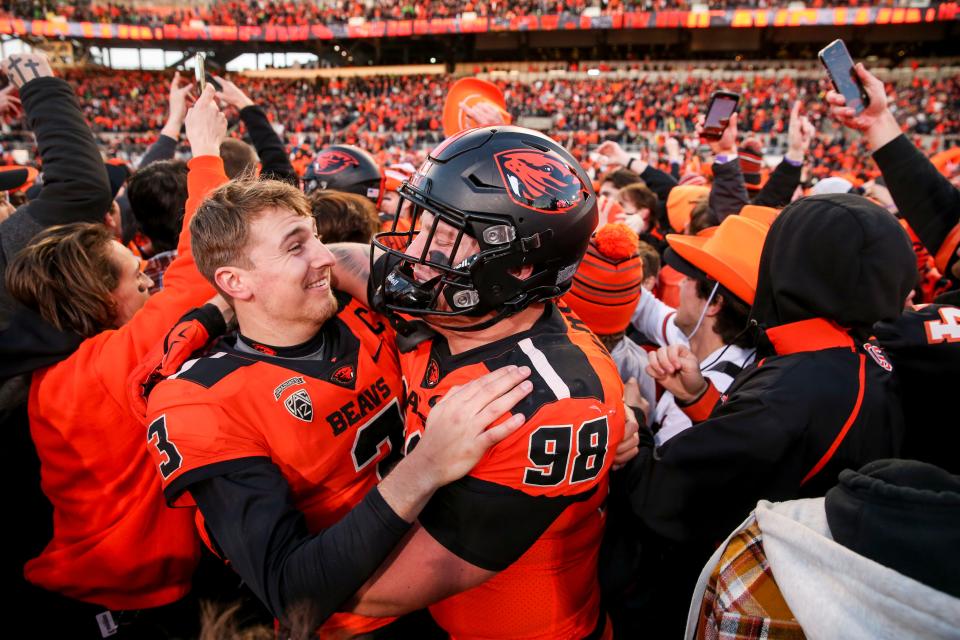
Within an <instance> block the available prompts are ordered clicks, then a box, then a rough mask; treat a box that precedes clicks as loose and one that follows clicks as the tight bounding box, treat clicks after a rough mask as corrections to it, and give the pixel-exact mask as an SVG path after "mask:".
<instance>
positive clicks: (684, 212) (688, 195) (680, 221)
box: [667, 184, 710, 233]
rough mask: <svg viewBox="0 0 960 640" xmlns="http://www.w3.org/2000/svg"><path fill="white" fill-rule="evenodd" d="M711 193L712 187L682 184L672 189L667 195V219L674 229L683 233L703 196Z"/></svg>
mask: <svg viewBox="0 0 960 640" xmlns="http://www.w3.org/2000/svg"><path fill="white" fill-rule="evenodd" d="M709 195H710V187H706V186H703V185H695V184H682V185H678V186H676V187H674V188H673V189H671V190H670V195H668V196H667V219H668V220H670V226H671V227H673V230H674V231H676V232H678V233H682V232H683V230H684V229H685V228H686V227H687V223H688V222H690V214H691V213H693V208H694V207H695V206H697V203H698V202H700V200H702V199H703V198H706V197H707V196H709Z"/></svg>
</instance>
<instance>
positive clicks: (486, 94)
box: [443, 78, 513, 138]
mask: <svg viewBox="0 0 960 640" xmlns="http://www.w3.org/2000/svg"><path fill="white" fill-rule="evenodd" d="M481 102H487V103H489V104H491V105H493V106H494V108H496V109H497V110H498V111H500V114H501V115H502V116H503V122H504V124H510V123H511V122H512V120H513V118H511V117H510V114H509V113H507V103H506V101H505V100H504V99H503V92H502V91H500V89H499V88H498V87H497V85H495V84H493V83H492V82H487V81H486V80H481V79H479V78H461V79H459V80H457V81H456V82H454V83H453V86H451V87H450V90H449V91H448V92H447V99H446V101H445V102H444V103H443V135H444V136H445V137H447V138H449V137H450V136H452V135H454V134H455V133H459V132H461V131H463V130H464V129H473V128H474V127H477V126H479V125H478V123H477V122H475V121H474V120H473V118H471V117H470V116H468V115H467V114H465V113H463V111H462V110H461V109H460V103H465V104H466V105H467V106H468V107H472V106H474V105H476V104H479V103H481Z"/></svg>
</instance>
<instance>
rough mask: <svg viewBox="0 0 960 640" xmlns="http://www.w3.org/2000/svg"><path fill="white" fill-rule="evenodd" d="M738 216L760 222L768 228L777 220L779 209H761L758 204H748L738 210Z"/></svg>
mask: <svg viewBox="0 0 960 640" xmlns="http://www.w3.org/2000/svg"><path fill="white" fill-rule="evenodd" d="M739 215H741V216H742V217H744V218H747V219H748V220H756V221H757V222H762V223H763V224H765V225H767V226H768V227H769V226H770V225H772V224H773V221H774V220H776V219H777V216H778V215H780V209H774V208H773V207H761V206H760V205H758V204H748V205H744V207H743V209H740V214H739Z"/></svg>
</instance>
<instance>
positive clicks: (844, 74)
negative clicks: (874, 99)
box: [817, 40, 870, 114]
mask: <svg viewBox="0 0 960 640" xmlns="http://www.w3.org/2000/svg"><path fill="white" fill-rule="evenodd" d="M817 57H818V58H820V63H821V64H822V65H823V66H824V68H826V70H827V74H828V75H829V76H830V81H831V82H832V83H833V88H834V89H836V91H837V93H839V94H840V95H842V96H843V99H844V100H846V102H847V106H848V107H850V108H851V109H853V111H854V113H855V114H860V113H862V112H863V110H864V109H866V108H867V107H869V106H870V96H868V95H867V92H866V90H865V89H864V88H863V83H862V82H860V76H858V75H857V71H856V69H854V65H853V58H851V57H850V52H849V51H847V45H845V44H844V43H843V40H834V41H833V42H831V43H830V44H828V45H827V46H825V47H824V48H823V49H821V50H820V52H819V53H818V54H817Z"/></svg>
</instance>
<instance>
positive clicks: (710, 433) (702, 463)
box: [627, 194, 916, 559]
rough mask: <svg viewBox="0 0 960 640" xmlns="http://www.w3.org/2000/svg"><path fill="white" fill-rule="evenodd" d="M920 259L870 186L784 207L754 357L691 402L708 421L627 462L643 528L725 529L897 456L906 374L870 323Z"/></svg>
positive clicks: (769, 249)
mask: <svg viewBox="0 0 960 640" xmlns="http://www.w3.org/2000/svg"><path fill="white" fill-rule="evenodd" d="M915 271H916V262H915V258H914V255H913V250H912V249H911V246H910V242H909V240H908V239H907V236H906V234H905V233H904V231H903V229H902V228H901V227H900V226H899V224H898V223H897V221H896V220H895V219H894V217H893V216H891V215H890V214H889V213H887V212H886V211H884V210H883V209H882V208H880V207H878V206H876V205H874V204H873V203H871V202H869V201H868V200H866V199H864V198H860V197H858V196H852V195H846V194H844V195H837V194H833V195H826V196H815V197H811V198H805V199H803V200H800V201H797V202H796V203H794V204H792V205H790V206H789V207H787V208H786V209H784V210H783V212H782V213H781V215H780V216H779V217H778V219H777V220H776V222H775V223H774V224H773V226H772V227H771V229H770V232H769V235H768V236H767V240H766V242H765V244H764V247H763V252H762V254H761V259H760V276H759V280H758V286H757V296H756V300H755V303H754V308H753V313H752V318H753V321H755V322H756V323H757V324H758V325H759V328H760V329H761V331H762V332H763V334H764V336H763V337H762V338H761V346H760V348H759V352H758V354H757V355H758V358H757V364H756V365H755V366H753V367H751V368H750V369H747V370H745V371H744V372H743V373H741V374H740V375H739V376H738V377H737V378H736V380H735V381H734V383H733V385H732V386H731V387H730V389H728V391H727V393H726V395H725V396H724V397H723V398H719V396H718V394H717V393H716V391H715V390H713V389H712V388H711V389H710V390H708V392H707V394H705V395H704V397H703V398H701V399H700V400H699V401H698V402H697V403H694V405H692V406H691V407H690V408H689V409H688V413H689V414H691V417H699V416H697V415H696V414H697V412H698V411H699V412H700V413H699V415H700V416H703V417H705V418H706V419H705V420H703V421H702V422H699V423H697V420H696V419H695V420H694V422H695V424H694V426H693V427H691V428H690V429H688V430H687V431H685V432H684V433H682V434H680V435H679V436H677V437H675V438H673V439H671V440H670V441H669V442H668V443H666V444H665V445H664V446H663V447H661V448H660V449H659V450H655V449H654V447H653V442H652V438H644V439H643V440H644V442H643V443H641V447H640V454H639V455H638V456H637V458H635V459H634V461H633V462H632V464H631V466H630V467H629V471H628V474H627V478H628V481H627V484H628V486H629V492H630V502H631V506H632V509H633V511H634V513H635V514H636V516H638V517H639V518H640V520H641V521H642V522H643V523H644V524H645V525H646V527H648V528H649V529H650V530H652V531H653V532H655V533H656V534H657V535H659V536H662V537H663V538H666V539H667V540H672V541H675V542H681V543H710V542H715V541H719V540H722V539H723V537H724V536H725V535H726V534H727V533H728V532H729V531H730V530H732V529H733V528H734V527H735V526H736V525H737V524H738V523H739V522H741V521H742V520H743V519H744V518H745V517H746V516H747V514H748V513H750V511H751V510H752V509H753V507H754V506H755V505H756V503H757V501H758V500H760V499H767V500H773V501H780V500H791V499H796V498H804V497H812V496H822V495H824V493H825V492H826V491H827V489H829V488H830V487H831V486H833V485H834V484H835V482H836V478H837V474H838V473H839V472H840V470H842V469H844V468H848V467H851V468H854V469H858V468H860V467H861V466H863V465H864V464H865V463H867V462H870V461H872V460H876V459H879V458H889V457H896V456H898V455H899V452H900V446H901V440H902V437H903V414H902V409H901V405H900V400H899V395H898V392H897V388H896V384H895V380H894V378H893V375H892V374H891V372H890V371H888V368H890V365H889V363H888V362H887V360H886V358H885V356H884V354H883V352H882V350H881V349H879V348H878V347H876V346H875V345H869V346H867V345H866V339H865V338H864V336H866V335H868V331H867V329H868V328H869V327H870V326H871V325H873V324H874V323H875V322H877V321H879V320H893V319H895V318H897V317H898V316H899V315H900V312H901V309H902V307H903V302H904V300H905V298H906V296H907V294H908V292H909V291H910V290H911V288H912V287H913V281H914V277H915ZM711 396H712V397H711ZM718 398H719V400H720V401H719V402H716V401H717V400H718ZM712 402H716V405H715V406H713V408H712V412H710V406H711V405H712ZM708 412H709V413H708ZM707 416H709V417H707ZM701 419H702V418H701ZM704 559H705V558H704Z"/></svg>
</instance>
